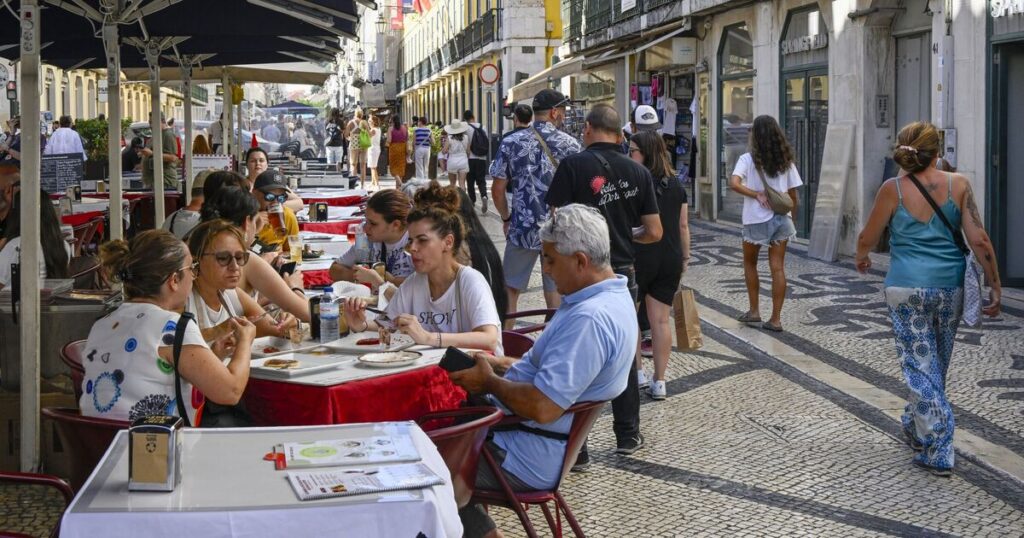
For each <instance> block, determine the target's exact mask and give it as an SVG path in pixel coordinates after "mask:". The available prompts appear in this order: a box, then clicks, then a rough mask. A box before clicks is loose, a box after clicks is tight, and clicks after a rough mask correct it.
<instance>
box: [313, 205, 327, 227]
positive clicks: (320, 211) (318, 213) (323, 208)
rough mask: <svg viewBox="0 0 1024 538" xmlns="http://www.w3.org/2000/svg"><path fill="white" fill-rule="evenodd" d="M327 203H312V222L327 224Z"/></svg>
mask: <svg viewBox="0 0 1024 538" xmlns="http://www.w3.org/2000/svg"><path fill="white" fill-rule="evenodd" d="M328 207H329V206H328V204H327V202H314V203H313V218H312V219H310V220H311V221H313V222H327V220H328V216H329V209H328Z"/></svg>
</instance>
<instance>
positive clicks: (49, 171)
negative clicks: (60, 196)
mask: <svg viewBox="0 0 1024 538" xmlns="http://www.w3.org/2000/svg"><path fill="white" fill-rule="evenodd" d="M83 179H85V161H84V160H83V158H82V154H81V153H59V154H56V155H43V157H42V162H41V165H40V169H39V185H40V186H41V187H42V188H43V190H45V191H46V192H49V193H63V192H65V191H67V188H68V186H71V185H81V183H82V180H83Z"/></svg>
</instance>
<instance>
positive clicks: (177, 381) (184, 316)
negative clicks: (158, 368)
mask: <svg viewBox="0 0 1024 538" xmlns="http://www.w3.org/2000/svg"><path fill="white" fill-rule="evenodd" d="M195 319H196V318H195V316H193V315H192V313H191V312H182V313H181V317H179V318H178V326H177V327H176V328H175V329H174V347H172V348H171V350H172V353H173V356H174V401H175V402H176V403H177V404H178V416H180V417H181V420H183V421H185V427H186V428H191V427H192V421H190V420H189V418H188V411H187V410H186V409H185V400H184V398H182V395H181V371H180V369H179V368H178V363H179V362H181V346H182V344H183V343H184V342H185V327H187V326H188V322H190V321H195Z"/></svg>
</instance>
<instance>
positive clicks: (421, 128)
mask: <svg viewBox="0 0 1024 538" xmlns="http://www.w3.org/2000/svg"><path fill="white" fill-rule="evenodd" d="M419 121H420V122H419V124H418V125H416V129H414V130H413V144H414V147H415V148H416V149H415V154H414V158H415V159H416V179H429V178H428V176H427V174H428V169H429V167H430V141H431V131H430V127H429V126H428V125H427V117H426V116H420V118H419Z"/></svg>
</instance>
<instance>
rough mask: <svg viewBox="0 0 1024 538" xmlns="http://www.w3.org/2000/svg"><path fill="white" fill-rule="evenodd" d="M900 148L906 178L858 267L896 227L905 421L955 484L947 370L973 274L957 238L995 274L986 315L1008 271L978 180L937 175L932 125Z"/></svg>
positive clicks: (870, 232) (907, 136)
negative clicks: (979, 199)
mask: <svg viewBox="0 0 1024 538" xmlns="http://www.w3.org/2000/svg"><path fill="white" fill-rule="evenodd" d="M896 144H897V146H896V149H895V151H894V152H893V159H895V161H896V163H897V164H899V165H900V167H901V168H902V170H901V173H900V175H899V176H898V177H895V178H892V179H889V180H887V181H886V182H885V183H883V184H882V186H881V187H880V188H879V189H878V195H877V196H876V197H875V206H874V208H872V210H871V215H870V216H869V217H868V222H867V224H866V225H865V226H864V230H863V231H861V234H860V237H859V238H858V240H857V258H856V264H857V270H858V271H860V272H861V273H866V272H867V271H868V269H870V268H871V257H870V256H869V255H868V253H869V252H870V251H871V250H872V249H874V248H875V246H876V245H877V244H878V241H879V239H881V237H882V232H883V230H884V229H885V227H886V226H888V227H889V233H890V239H889V248H890V261H889V271H888V273H886V276H885V301H886V303H888V306H889V317H890V318H891V320H892V326H893V332H894V333H895V336H896V353H897V355H898V356H899V358H900V362H901V366H902V369H903V376H904V377H905V378H906V382H907V386H908V388H909V389H910V397H909V398H908V403H907V406H906V408H904V411H903V416H902V420H901V422H902V424H903V435H904V437H905V438H906V440H907V444H909V445H910V447H911V448H912V449H913V450H914V451H915V452H917V454H916V455H915V456H914V459H913V463H914V465H917V466H919V467H923V468H924V469H926V470H928V471H930V472H931V473H932V474H936V475H939V476H950V475H952V473H953V464H954V461H953V459H954V453H953V450H954V449H953V423H954V420H953V408H952V405H951V404H950V402H949V398H948V397H947V395H946V372H947V371H948V370H949V363H950V359H951V357H952V355H953V342H954V341H955V339H956V331H957V327H958V326H959V325H960V316H961V314H962V311H963V302H964V287H963V286H964V271H965V263H964V253H963V251H962V250H961V248H960V246H959V245H960V244H963V243H962V242H958V241H957V240H956V239H955V237H956V235H954V234H957V235H960V234H962V235H963V236H966V239H967V240H966V244H967V245H969V246H970V248H971V249H972V250H973V251H974V255H975V257H976V258H977V259H978V261H979V262H981V265H982V267H983V268H984V270H985V279H986V280H987V281H988V283H989V285H990V286H991V293H990V296H989V299H990V302H989V303H988V304H987V305H986V306H984V308H983V309H982V312H984V313H985V314H986V315H989V316H996V315H998V314H999V301H1000V298H1001V295H1002V287H1001V285H1000V282H999V266H998V263H997V262H996V253H995V249H994V248H993V246H992V241H991V240H990V239H989V237H988V233H987V232H986V231H985V227H984V226H983V224H982V220H981V215H980V214H979V213H978V204H977V203H976V202H975V200H974V193H973V192H972V191H971V183H970V181H969V180H968V179H967V178H966V177H964V176H962V175H960V174H952V173H948V172H942V171H940V170H938V169H936V162H937V161H938V160H939V158H940V157H941V148H942V146H941V142H940V139H939V131H938V129H936V128H935V126H934V125H932V124H930V123H923V122H914V123H911V124H910V125H907V126H906V127H904V128H903V129H901V130H900V132H899V135H898V136H897V143H896ZM918 185H920V187H918ZM922 191H924V192H922ZM926 193H927V194H926ZM926 196H927V197H929V198H931V202H929V200H928V198H926ZM932 203H934V204H935V205H936V206H938V208H939V211H941V215H939V214H937V213H936V211H935V209H933V207H932ZM943 217H944V218H945V221H947V222H949V225H950V227H952V228H953V229H954V230H955V232H951V230H950V229H949V227H947V226H946V223H945V222H943ZM958 243H959V244H958Z"/></svg>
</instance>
